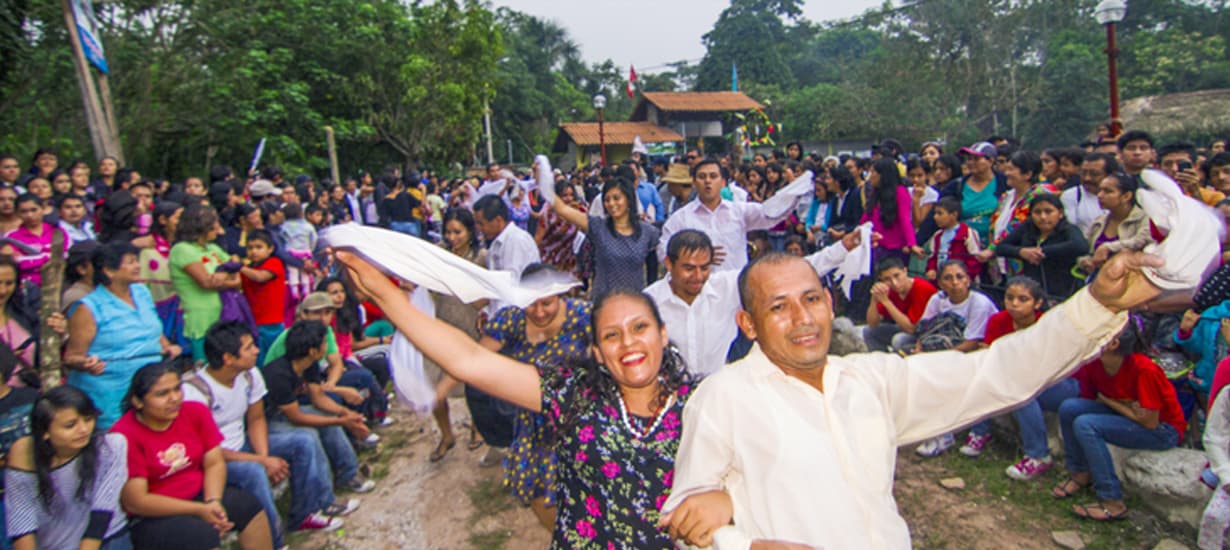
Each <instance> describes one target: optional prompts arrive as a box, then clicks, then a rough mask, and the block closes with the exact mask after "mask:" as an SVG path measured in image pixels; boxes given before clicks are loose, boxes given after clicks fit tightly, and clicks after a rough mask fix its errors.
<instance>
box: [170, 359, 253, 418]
mask: <svg viewBox="0 0 1230 550" xmlns="http://www.w3.org/2000/svg"><path fill="white" fill-rule="evenodd" d="M243 378H244V380H246V381H247V382H248V387H247V390H246V391H247V398H248V402H249V403H251V401H252V369H248V370H245V371H243ZM184 383H186V384H188V385H190V386H192V387H194V388H196V389H197V391H200V392H201V395H204V396H205V399H206V401H205V404H206V406H208V407H209V410H211V411H212V410H214V388H213V386H210V385H209V382H206V381H205V378H204V377H203V375H201V374H200V373H198V372H196V371H193V372H190V373H188V374H185V375H184Z"/></svg>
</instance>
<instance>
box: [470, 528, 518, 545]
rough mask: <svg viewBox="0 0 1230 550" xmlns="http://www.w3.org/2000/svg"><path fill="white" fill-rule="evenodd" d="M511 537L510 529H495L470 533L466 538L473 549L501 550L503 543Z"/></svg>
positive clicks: (506, 542)
mask: <svg viewBox="0 0 1230 550" xmlns="http://www.w3.org/2000/svg"><path fill="white" fill-rule="evenodd" d="M511 538H512V531H508V530H506V529H497V530H495V531H483V532H481V533H472V534H471V535H470V538H469V539H467V540H468V541H469V543H470V546H473V547H474V549H475V550H503V548H504V545H506V544H508V539H511Z"/></svg>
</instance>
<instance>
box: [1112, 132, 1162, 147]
mask: <svg viewBox="0 0 1230 550" xmlns="http://www.w3.org/2000/svg"><path fill="white" fill-rule="evenodd" d="M1133 141H1143V142H1145V143H1148V144H1149V148H1150V149H1152V148H1153V136H1151V135H1149V132H1146V131H1144V130H1128V131H1126V132H1124V133H1123V135H1121V136H1119V140H1118V141H1116V142H1115V145H1117V146H1118V147H1119V150H1120V151H1122V150H1123V148H1124V147H1127V145H1128V144H1129V143H1131V142H1133Z"/></svg>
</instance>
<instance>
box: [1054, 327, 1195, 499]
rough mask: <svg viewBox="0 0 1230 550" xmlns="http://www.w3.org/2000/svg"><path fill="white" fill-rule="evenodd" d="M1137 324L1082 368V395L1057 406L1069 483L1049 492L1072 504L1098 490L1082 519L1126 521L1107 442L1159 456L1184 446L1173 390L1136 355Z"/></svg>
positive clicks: (1180, 415) (1158, 371) (1149, 362)
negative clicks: (1082, 494)
mask: <svg viewBox="0 0 1230 550" xmlns="http://www.w3.org/2000/svg"><path fill="white" fill-rule="evenodd" d="M1139 343H1140V337H1139V335H1138V334H1137V332H1136V326H1135V322H1134V321H1129V322H1128V326H1127V328H1125V329H1124V330H1123V332H1121V333H1120V334H1119V336H1118V337H1116V338H1115V339H1114V340H1111V341H1110V343H1109V344H1107V345H1106V348H1105V349H1103V351H1102V357H1101V359H1097V360H1094V361H1093V362H1091V363H1089V364H1087V365H1085V366H1084V367H1081V370H1080V371H1079V372H1077V374H1076V377H1077V379H1078V380H1080V385H1081V396H1080V397H1078V398H1073V399H1068V400H1067V401H1064V402H1063V404H1062V405H1060V406H1059V426H1060V428H1061V429H1062V430H1063V447H1064V449H1063V450H1064V460H1065V462H1066V465H1067V467H1068V474H1069V477H1068V479H1066V480H1064V481H1063V482H1062V483H1060V484H1059V485H1057V486H1055V488H1054V489H1052V491H1051V494H1052V495H1053V496H1054V497H1056V498H1067V497H1070V496H1072V495H1074V494H1076V493H1078V492H1080V490H1081V489H1083V488H1085V487H1089V486H1091V485H1092V486H1093V489H1094V492H1095V493H1096V494H1097V497H1098V502H1097V503H1096V504H1077V505H1075V506H1073V511H1074V512H1076V515H1077V516H1080V517H1082V518H1086V519H1093V520H1098V521H1107V520H1114V519H1123V518H1124V517H1126V516H1127V512H1128V509H1127V505H1126V504H1125V503H1124V502H1123V490H1122V488H1121V487H1120V485H1119V478H1118V477H1117V476H1116V475H1115V464H1114V461H1113V460H1112V459H1111V456H1110V451H1109V450H1107V448H1106V444H1107V443H1111V444H1114V445H1116V446H1118V447H1124V448H1128V449H1149V450H1154V451H1162V450H1166V449H1170V448H1172V447H1174V446H1176V445H1178V444H1179V441H1180V440H1181V439H1182V438H1183V431H1184V430H1185V429H1187V421H1186V419H1184V417H1183V410H1182V409H1180V408H1179V401H1178V399H1177V398H1176V397H1175V393H1174V386H1172V385H1171V384H1170V381H1169V380H1167V379H1166V374H1165V373H1163V372H1162V369H1161V368H1159V367H1158V366H1157V365H1156V364H1154V363H1153V361H1152V360H1151V359H1149V358H1148V357H1147V356H1145V355H1144V354H1142V353H1138V352H1137V347H1138V345H1139Z"/></svg>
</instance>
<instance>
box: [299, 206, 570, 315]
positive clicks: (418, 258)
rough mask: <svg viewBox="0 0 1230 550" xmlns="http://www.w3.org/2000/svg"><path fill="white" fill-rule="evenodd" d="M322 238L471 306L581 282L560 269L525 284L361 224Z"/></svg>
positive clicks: (514, 301)
mask: <svg viewBox="0 0 1230 550" xmlns="http://www.w3.org/2000/svg"><path fill="white" fill-rule="evenodd" d="M321 241H322V242H324V243H325V244H326V246H330V247H333V248H344V249H349V250H353V251H354V252H355V253H357V254H359V255H360V256H362V257H363V258H365V259H366V260H367V261H369V262H371V263H372V264H373V265H375V266H377V267H379V268H380V269H382V270H383V271H384V272H385V273H388V274H390V275H394V276H396V277H399V278H401V279H404V280H407V281H410V282H412V283H414V284H416V285H419V286H423V287H427V289H428V290H434V291H436V292H439V293H441V294H448V295H451V296H456V297H457V298H458V299H460V300H461V301H462V302H465V303H467V304H468V303H471V302H474V301H475V300H481V299H483V298H487V299H491V300H499V301H501V302H504V303H506V304H510V305H515V306H517V307H526V306H528V305H530V304H531V303H533V302H534V301H535V300H537V299H539V298H544V297H547V296H554V295H556V294H563V293H565V292H568V290H570V289H572V287H575V286H577V285H579V284H581V283H580V282H578V281H577V280H576V279H575V278H573V277H571V276H569V275H564V274H559V273H557V274H555V275H556V276H553V277H543V278H541V279H539V280H538V281H535V284H530V285H525V284H520V283H519V282H518V279H519V274H517V273H512V272H509V271H491V270H487V269H483V268H481V267H479V266H477V265H474V264H473V263H471V262H469V261H467V260H466V259H464V258H461V257H458V256H456V255H454V254H452V253H450V252H449V251H447V250H444V249H443V248H440V247H438V246H435V245H432V244H431V243H429V242H427V241H424V240H422V239H419V238H417V237H411V236H409V235H406V234H403V233H398V232H396V231H389V230H387V229H381V228H378V227H367V226H362V225H358V224H355V223H346V224H342V225H335V226H333V227H330V228H328V229H325V230H324V231H323V232H322V233H321Z"/></svg>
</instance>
